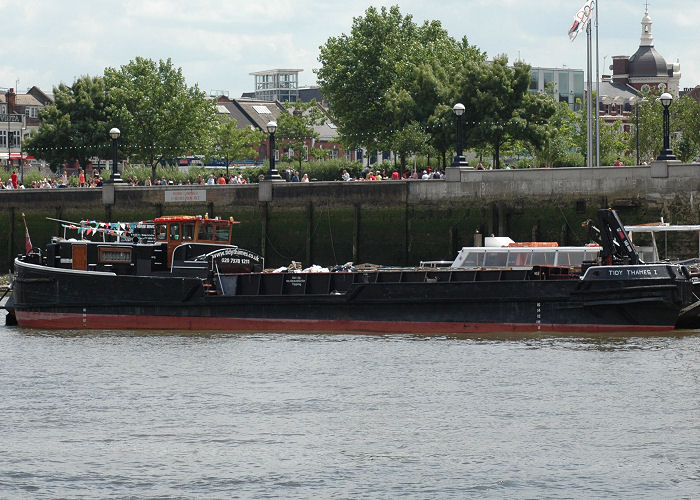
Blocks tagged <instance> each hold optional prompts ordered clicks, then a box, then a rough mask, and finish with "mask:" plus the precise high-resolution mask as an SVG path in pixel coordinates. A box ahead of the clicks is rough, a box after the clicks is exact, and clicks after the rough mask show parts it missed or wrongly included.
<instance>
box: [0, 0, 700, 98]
mask: <svg viewBox="0 0 700 500" xmlns="http://www.w3.org/2000/svg"><path fill="white" fill-rule="evenodd" d="M584 3H585V0H534V1H533V0H461V1H452V0H432V1H431V0H422V1H414V0H409V1H397V0H394V1H387V2H384V1H371V0H364V1H362V0H360V1H358V0H344V1H337V0H333V1H331V0H315V1H310V0H244V1H241V0H195V1H192V0H189V1H185V0H121V1H119V0H116V1H110V2H107V1H103V0H63V1H60V2H59V1H56V0H0V12H2V17H3V19H4V20H5V22H4V23H3V24H4V26H5V30H4V36H3V39H4V40H3V43H2V46H3V48H4V50H3V51H2V55H0V88H2V89H6V88H9V87H13V88H16V89H18V90H19V92H26V90H27V89H29V88H30V87H32V86H33V85H36V86H38V87H39V88H41V89H42V90H44V91H46V92H51V91H52V89H53V87H54V86H57V85H58V84H59V83H66V84H68V85H70V84H72V83H73V82H74V81H75V79H76V78H78V77H80V76H83V75H90V76H98V75H102V74H103V73H104V70H105V68H107V67H119V66H121V65H124V64H128V63H129V61H131V60H133V59H135V58H136V57H137V56H140V57H145V58H150V59H154V60H156V61H157V60H159V59H167V58H170V59H171V60H172V62H173V64H174V65H175V66H176V67H179V68H182V72H183V75H184V76H185V79H186V81H187V83H188V84H189V85H194V84H197V85H198V86H199V88H200V89H201V90H204V91H205V92H207V93H212V94H219V93H225V94H227V95H229V96H230V97H240V95H241V94H242V93H243V92H250V91H252V90H253V88H254V77H253V76H251V75H250V73H251V72H254V71H263V70H268V69H275V68H296V69H302V70H303V71H302V72H301V74H300V75H299V83H300V85H301V86H307V85H314V84H315V83H316V78H315V74H314V69H317V68H318V67H319V62H318V54H319V47H320V46H321V45H323V44H325V42H326V41H327V40H328V38H329V37H333V36H339V35H342V34H343V33H345V34H349V33H350V30H351V27H352V21H353V18H354V17H358V16H362V15H363V13H364V12H365V10H366V9H367V8H368V7H370V6H374V7H381V6H391V5H398V6H399V8H400V10H401V13H402V14H403V15H408V14H410V15H411V16H413V19H414V21H415V22H417V23H422V22H423V21H425V20H437V21H440V23H441V24H442V26H443V27H444V28H445V29H446V30H447V32H448V34H449V35H450V36H452V37H453V38H455V39H461V38H462V37H464V36H466V37H467V38H468V40H469V42H470V43H471V44H474V45H476V46H478V47H479V48H480V49H481V50H482V51H485V52H486V53H487V54H488V56H489V57H493V56H495V55H498V54H506V55H507V56H508V57H509V59H510V60H516V59H518V58H520V59H522V60H523V61H525V62H526V63H528V64H530V65H532V66H542V67H569V68H578V69H585V68H586V37H585V33H582V34H581V35H579V37H578V38H577V39H576V40H575V41H574V42H570V41H569V38H568V35H567V33H568V30H569V27H570V26H571V24H572V22H573V16H574V14H575V13H576V11H578V9H579V8H580V7H582V5H583V4H584ZM644 7H645V2H644V1H643V0H615V1H611V0H600V5H599V34H600V41H599V55H600V60H599V63H600V72H601V74H603V73H609V71H604V68H607V66H609V65H610V64H611V60H612V59H611V58H612V56H615V55H626V56H631V55H632V54H633V53H634V52H635V51H636V50H637V47H638V46H639V40H640V35H641V19H642V16H643V14H644ZM649 15H650V17H651V19H652V22H653V25H652V34H653V36H654V45H655V47H656V50H657V51H658V52H659V53H660V54H661V55H662V56H663V57H664V58H665V59H666V62H667V63H671V62H675V61H676V59H677V58H678V59H680V65H681V74H682V77H681V88H685V87H695V86H696V85H699V84H700V56H699V55H697V54H698V52H697V51H696V49H695V47H697V45H698V41H699V40H700V35H698V32H697V19H699V18H700V2H698V1H697V0H673V1H672V2H668V1H665V2H661V1H658V0H652V1H651V3H650V4H649ZM594 44H595V40H594ZM594 50H595V45H594ZM594 71H595V64H594Z"/></svg>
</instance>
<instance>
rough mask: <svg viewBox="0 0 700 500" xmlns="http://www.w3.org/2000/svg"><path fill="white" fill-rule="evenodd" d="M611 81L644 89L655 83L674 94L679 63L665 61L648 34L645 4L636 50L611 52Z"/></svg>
mask: <svg viewBox="0 0 700 500" xmlns="http://www.w3.org/2000/svg"><path fill="white" fill-rule="evenodd" d="M610 69H611V70H612V72H613V74H612V81H613V82H615V83H621V84H625V85H629V86H631V87H634V88H635V89H637V90H641V91H647V90H652V89H653V88H654V87H656V89H657V91H661V92H665V91H668V92H670V93H671V94H672V95H673V96H674V97H678V90H679V85H680V79H681V73H680V69H681V66H680V63H679V62H678V60H676V62H675V63H672V64H668V63H667V62H666V60H665V59H664V58H663V56H662V55H661V54H659V53H658V52H657V51H656V49H655V48H654V37H653V36H652V34H651V18H650V17H649V7H648V6H647V8H646V9H645V12H644V17H643V18H642V38H641V41H640V43H639V48H638V49H637V52H635V53H634V55H632V57H627V56H613V63H612V65H611V66H610Z"/></svg>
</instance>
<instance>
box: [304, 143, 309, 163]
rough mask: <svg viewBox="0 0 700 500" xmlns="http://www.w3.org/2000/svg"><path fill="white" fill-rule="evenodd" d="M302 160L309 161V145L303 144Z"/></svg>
mask: <svg viewBox="0 0 700 500" xmlns="http://www.w3.org/2000/svg"><path fill="white" fill-rule="evenodd" d="M304 161H309V146H307V145H306V144H304Z"/></svg>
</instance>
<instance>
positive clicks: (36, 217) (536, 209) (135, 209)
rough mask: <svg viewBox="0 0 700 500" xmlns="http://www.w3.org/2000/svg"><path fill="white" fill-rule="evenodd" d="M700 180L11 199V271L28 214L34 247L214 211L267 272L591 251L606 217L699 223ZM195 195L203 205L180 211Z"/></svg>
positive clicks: (420, 184)
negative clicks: (103, 224)
mask: <svg viewBox="0 0 700 500" xmlns="http://www.w3.org/2000/svg"><path fill="white" fill-rule="evenodd" d="M662 167H663V168H662ZM699 174H700V165H668V166H667V168H666V165H663V166H661V167H660V166H658V165H656V166H654V167H643V166H642V167H625V168H620V167H601V168H595V169H588V168H562V169H532V170H499V171H473V170H465V171H462V172H461V173H460V174H459V179H460V180H459V181H458V182H449V181H436V180H428V181H381V182H315V183H308V184H307V183H303V184H302V183H275V184H273V185H270V184H269V183H268V184H265V185H257V184H253V185H232V186H228V185H227V186H168V187H159V186H156V187H130V186H117V188H116V190H115V192H114V197H113V200H112V199H111V195H110V194H109V193H104V192H103V190H102V189H57V190H56V189H54V190H44V189H36V190H21V191H0V235H2V238H1V239H0V266H1V267H0V270H3V271H1V272H4V270H6V269H8V268H9V267H10V265H11V261H12V258H13V257H14V255H16V254H17V253H19V252H23V250H24V225H23V222H22V213H24V214H25V215H26V219H27V224H28V226H29V231H30V235H31V238H32V242H33V243H34V245H35V246H43V245H44V244H45V243H46V242H47V241H48V240H49V239H50V237H51V236H52V235H57V234H63V229H62V227H61V226H60V224H59V223H57V222H53V221H50V220H47V219H46V218H47V217H52V218H55V219H63V220H70V221H79V220H81V219H91V220H99V221H106V220H109V221H111V222H116V221H138V220H146V219H150V218H153V217H156V216H159V215H176V214H188V215H189V214H194V215H196V214H204V213H208V214H209V216H220V217H226V218H228V217H234V218H235V219H236V220H238V221H240V224H238V225H236V227H235V237H234V239H235V242H236V243H237V244H239V245H240V246H241V247H244V248H248V249H250V250H253V251H256V252H260V253H262V254H263V255H264V256H265V257H266V265H267V266H268V267H277V266H281V265H287V264H289V262H290V261H291V260H295V261H300V262H301V263H302V264H303V265H309V264H312V263H316V264H322V265H332V264H337V263H340V264H342V263H345V262H348V261H354V262H356V263H360V262H372V263H381V264H387V265H410V264H415V263H417V262H418V261H420V260H441V259H451V258H453V257H454V255H455V253H456V251H457V249H458V248H460V247H461V246H464V245H472V244H473V241H474V234H475V233H476V232H477V231H478V232H480V233H482V234H487V235H488V234H495V235H503V236H510V237H511V238H513V239H514V240H516V241H559V242H560V243H561V244H581V243H585V242H587V234H586V232H585V231H584V230H583V229H582V227H581V223H582V222H583V221H585V220H586V219H588V218H593V219H595V217H596V211H597V209H599V208H604V207H612V208H615V209H616V210H617V211H618V213H619V214H620V216H621V218H622V220H623V222H625V223H627V224H639V223H646V222H653V221H658V220H659V218H660V217H664V220H665V221H667V222H672V223H674V224H697V223H698V222H700V213H699V211H700V209H699V207H698V203H697V201H696V200H697V197H698V188H699V187H700V175H699ZM167 193H169V194H167ZM186 194H188V195H189V196H191V197H193V198H194V200H195V201H178V200H182V199H183V198H184V197H185V195H186ZM105 201H107V202H110V204H107V205H106V204H105V203H104V202H105ZM68 235H69V236H75V232H70V231H69V233H68ZM677 238H680V240H678V241H679V243H675V246H676V248H677V250H678V252H679V256H686V255H680V254H685V253H687V254H688V255H687V256H692V255H697V236H696V235H689V236H687V241H686V240H684V239H683V238H684V237H683V236H678V237H677ZM672 246H673V242H672ZM686 247H687V248H686ZM685 250H687V252H686V251H685ZM1 272H0V273H1Z"/></svg>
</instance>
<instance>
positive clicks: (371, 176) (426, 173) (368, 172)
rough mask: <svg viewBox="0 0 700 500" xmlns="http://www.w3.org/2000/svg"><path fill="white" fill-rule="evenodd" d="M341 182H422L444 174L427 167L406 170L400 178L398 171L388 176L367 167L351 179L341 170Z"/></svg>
mask: <svg viewBox="0 0 700 500" xmlns="http://www.w3.org/2000/svg"><path fill="white" fill-rule="evenodd" d="M340 178H341V180H343V181H346V182H347V181H382V180H395V181H397V180H399V179H404V180H407V179H422V180H429V179H444V178H445V173H444V172H441V171H440V170H431V168H430V166H427V167H426V168H425V169H424V170H422V171H421V170H417V169H414V170H406V171H405V172H404V173H403V176H401V175H400V174H399V172H398V170H393V171H392V172H391V174H388V173H387V171H386V170H384V169H382V170H372V169H370V168H369V167H365V168H364V169H363V170H362V173H361V174H360V175H359V176H357V177H353V176H351V175H350V173H349V172H348V171H347V169H343V173H342V174H341V176H340Z"/></svg>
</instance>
